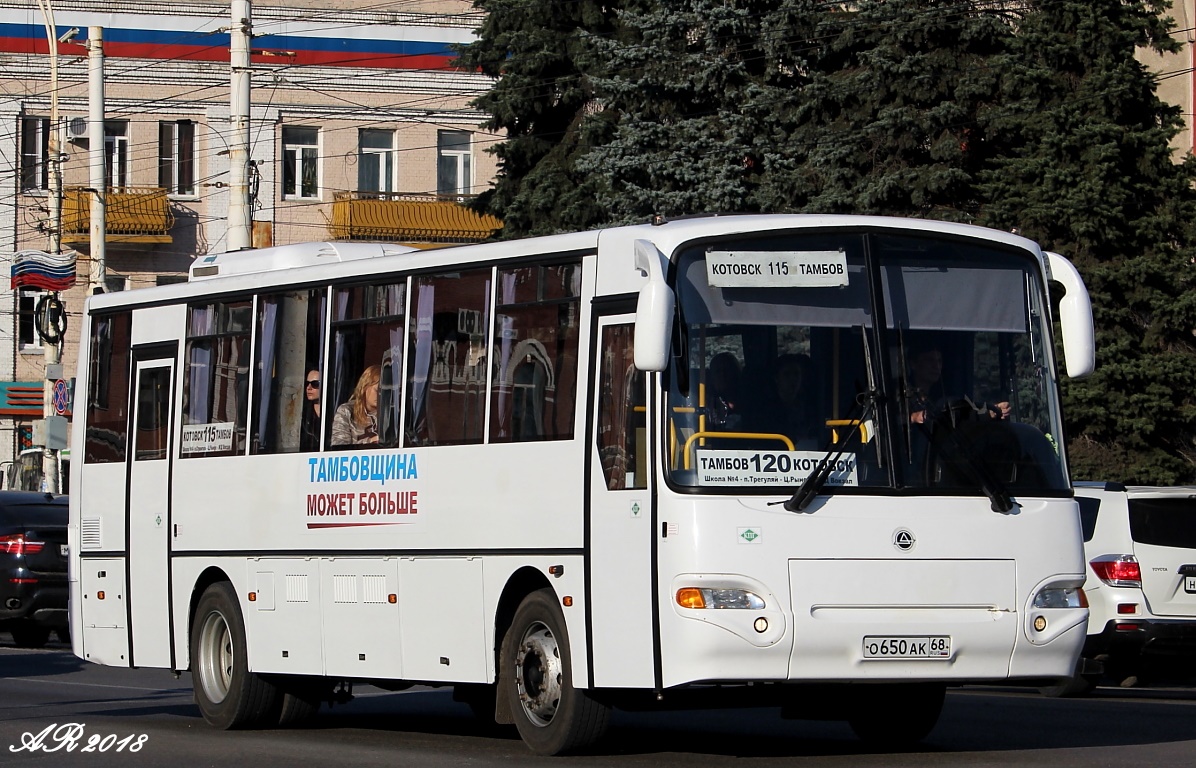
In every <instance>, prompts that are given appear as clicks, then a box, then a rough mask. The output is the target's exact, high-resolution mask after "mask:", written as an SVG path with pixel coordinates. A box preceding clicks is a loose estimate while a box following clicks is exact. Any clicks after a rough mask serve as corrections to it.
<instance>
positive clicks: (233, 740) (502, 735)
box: [0, 634, 1196, 768]
mask: <svg viewBox="0 0 1196 768" xmlns="http://www.w3.org/2000/svg"><path fill="white" fill-rule="evenodd" d="M356 693H357V698H356V699H354V701H352V702H350V703H349V704H346V705H342V706H338V707H335V708H332V709H323V710H321V713H320V715H319V717H317V718H316V719H315V720H314V721H313V722H312V723H311V724H310V725H309V726H306V727H303V728H300V729H293V730H273V731H241V732H223V731H217V730H213V729H212V728H210V727H209V726H208V725H207V724H206V723H204V722H203V720H202V719H201V718H200V717H199V714H198V712H197V710H196V709H195V707H194V705H193V704H192V701H191V687H190V679H189V677H188V675H187V674H183V675H182V676H181V677H179V678H177V679H176V678H175V677H174V676H173V675H172V674H171V673H169V672H165V671H162V670H128V669H113V668H106V667H98V666H95V665H92V664H87V663H84V662H82V661H80V660H79V659H76V658H75V657H74V656H72V655H71V653H70V650H69V648H67V647H66V646H64V645H61V644H59V645H51V646H49V647H47V648H46V649H42V650H37V651H29V650H23V649H18V648H14V647H13V646H12V644H11V640H10V639H9V636H8V635H7V634H4V635H0V765H4V766H8V765H12V766H71V765H79V766H129V765H137V766H155V767H156V766H163V767H164V768H193V767H196V766H220V767H221V768H227V767H228V766H233V767H234V768H240V766H253V767H254V768H284V767H285V768H294V766H306V765H313V766H315V765H319V766H380V767H381V766H385V767H386V768H403V767H404V766H458V765H465V764H468V765H470V766H497V765H504V766H505V765H522V764H523V763H525V762H526V761H528V760H533V759H534V760H537V761H540V762H545V764H548V763H549V762H550V763H551V764H552V765H562V766H565V765H586V766H651V768H669V767H672V766H680V767H684V768H696V767H697V766H707V765H727V764H731V763H732V762H734V763H736V764H737V765H742V764H744V763H745V761H746V762H747V763H748V764H751V765H760V766H780V765H784V766H794V765H798V766H853V767H854V766H918V767H919V768H923V767H924V766H972V765H974V766H981V765H982V766H1000V765H1009V766H1034V765H1043V766H1048V765H1049V766H1051V768H1066V767H1067V766H1084V767H1085V768H1092V767H1093V766H1106V765H1109V766H1123V765H1150V766H1185V767H1187V766H1192V765H1193V764H1196V688H1190V687H1186V686H1180V685H1174V684H1172V685H1150V686H1146V687H1137V688H1130V689H1122V688H1112V687H1109V688H1100V689H1098V690H1097V691H1096V693H1095V694H1094V695H1092V696H1090V697H1088V698H1084V699H1070V700H1062V699H1047V698H1044V697H1042V696H1040V695H1038V693H1037V692H1036V691H1033V690H1028V689H1018V688H1012V687H1009V688H979V687H975V688H965V689H961V690H954V691H951V692H950V693H949V694H948V697H947V704H946V707H945V708H944V712H943V716H942V719H941V720H940V721H939V724H938V726H937V727H936V728H935V730H934V731H933V732H932V733H931V734H930V736H929V738H928V739H927V740H926V742H925V743H924V744H923V745H922V746H921V747H919V748H918V749H916V750H911V751H908V752H905V753H897V754H876V753H871V752H869V751H868V750H867V749H866V748H865V747H864V746H863V745H862V744H861V743H860V742H858V741H857V740H856V739H855V737H854V736H853V735H852V733H851V731H850V730H849V729H848V727H847V726H846V725H844V724H842V723H834V722H831V723H826V722H792V721H785V720H782V719H781V718H780V715H779V710H776V709H751V710H720V711H707V712H683V713H653V714H630V713H616V715H615V718H614V722H613V726H612V728H611V732H610V734H609V736H608V738H607V740H606V741H605V742H604V743H603V744H602V746H601V750H600V751H599V752H597V753H596V754H593V755H585V756H580V757H567V758H535V757H534V756H533V755H532V754H531V753H530V752H529V751H528V750H527V749H526V748H525V747H524V746H523V743H522V742H521V741H519V739H518V738H517V737H516V736H515V735H514V733H513V732H510V731H507V730H503V731H499V732H497V733H496V732H494V731H493V730H489V731H488V730H487V729H485V728H482V727H481V726H480V725H479V724H478V723H477V721H475V720H474V719H473V718H472V716H471V715H470V713H469V710H468V708H466V707H465V706H464V705H462V704H457V703H454V702H453V700H452V695H451V693H450V692H449V691H448V690H447V689H412V690H410V691H405V692H400V693H386V692H384V691H380V690H378V689H374V688H370V687H364V688H358V689H357V690H356ZM69 724H77V726H75V727H72V726H70V725H69ZM47 729H48V730H47ZM43 731H45V732H47V736H46V737H45V738H44V739H43V740H42V742H41V743H42V744H44V746H43V747H41V748H39V749H36V750H30V749H23V748H22V746H23V745H27V744H31V743H33V740H35V739H36V737H37V735H38V734H40V733H42V732H43ZM55 733H57V734H59V736H60V738H63V739H65V741H66V744H67V745H69V744H70V743H71V742H70V737H72V736H75V737H77V742H76V743H77V746H76V748H75V749H74V750H72V751H68V750H67V749H66V748H65V746H64V747H63V748H62V749H59V750H58V751H57V752H52V753H51V752H47V751H45V750H46V749H48V748H52V747H53V746H55V745H56V744H57V742H56V741H55V739H54V738H53V735H54V734H55ZM89 744H91V746H92V748H93V751H90V752H84V749H85V748H86V747H87V746H88V745H89ZM134 748H136V751H133V750H134ZM101 750H103V751H101Z"/></svg>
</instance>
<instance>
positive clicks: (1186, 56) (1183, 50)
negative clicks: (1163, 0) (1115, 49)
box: [1138, 0, 1196, 160]
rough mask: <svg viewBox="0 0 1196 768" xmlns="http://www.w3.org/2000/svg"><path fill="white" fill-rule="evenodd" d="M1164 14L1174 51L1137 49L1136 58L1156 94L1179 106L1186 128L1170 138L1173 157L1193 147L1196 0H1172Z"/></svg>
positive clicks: (1195, 83) (1195, 91)
mask: <svg viewBox="0 0 1196 768" xmlns="http://www.w3.org/2000/svg"><path fill="white" fill-rule="evenodd" d="M1166 14H1167V15H1168V16H1170V17H1171V18H1172V19H1174V20H1175V30H1174V31H1173V32H1172V37H1173V38H1174V39H1175V41H1176V42H1178V43H1179V44H1180V50H1179V52H1178V53H1171V54H1167V55H1165V56H1159V55H1158V54H1156V53H1154V52H1151V51H1139V55H1138V59H1139V61H1141V62H1142V63H1143V64H1144V65H1145V66H1146V67H1148V68H1149V69H1150V70H1151V71H1152V72H1154V74H1155V78H1156V82H1157V83H1158V94H1159V98H1161V99H1163V100H1164V101H1166V102H1168V103H1170V104H1174V105H1175V106H1177V107H1179V109H1180V112H1181V114H1182V115H1183V119H1184V123H1185V125H1186V128H1185V129H1184V130H1183V131H1182V132H1180V134H1179V135H1178V136H1176V137H1175V139H1173V140H1172V142H1171V146H1172V147H1173V148H1174V149H1175V157H1176V160H1179V159H1181V158H1183V157H1185V156H1186V155H1188V154H1191V153H1192V152H1193V151H1196V134H1193V132H1192V124H1193V108H1194V106H1196V0H1173V2H1172V4H1171V8H1170V10H1168V11H1166Z"/></svg>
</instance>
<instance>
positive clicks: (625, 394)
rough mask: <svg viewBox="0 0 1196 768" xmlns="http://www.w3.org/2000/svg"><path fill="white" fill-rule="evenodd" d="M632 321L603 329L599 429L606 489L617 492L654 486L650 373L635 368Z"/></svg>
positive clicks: (597, 433)
mask: <svg viewBox="0 0 1196 768" xmlns="http://www.w3.org/2000/svg"><path fill="white" fill-rule="evenodd" d="M634 331H635V328H634V326H633V325H631V324H626V325H612V326H608V327H607V328H605V329H603V332H602V341H601V343H600V344H599V345H598V349H599V350H601V355H602V367H601V370H600V372H599V387H600V389H599V393H598V416H597V424H596V428H595V430H594V432H595V437H596V439H597V442H598V456H599V458H600V460H601V462H602V474H603V477H605V478H606V487H607V488H609V489H610V490H612V491H619V490H624V489H628V488H647V487H648V467H647V459H648V451H647V437H646V430H645V419H644V416H645V414H644V373H643V371H640V370H638V369H637V368H636V367H635V363H634V358H633V355H632V353H633V350H634V338H633V335H634Z"/></svg>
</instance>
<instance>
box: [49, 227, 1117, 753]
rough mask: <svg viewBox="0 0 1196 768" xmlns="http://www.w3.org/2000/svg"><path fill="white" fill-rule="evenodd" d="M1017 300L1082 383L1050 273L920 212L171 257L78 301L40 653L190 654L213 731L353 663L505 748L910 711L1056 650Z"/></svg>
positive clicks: (1048, 672)
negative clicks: (171, 264) (52, 618)
mask: <svg viewBox="0 0 1196 768" xmlns="http://www.w3.org/2000/svg"><path fill="white" fill-rule="evenodd" d="M1048 281H1052V282H1054V283H1056V284H1058V285H1059V286H1061V287H1062V288H1063V289H1064V291H1065V294H1064V295H1063V298H1062V301H1061V302H1060V303H1057V304H1056V305H1054V306H1055V307H1056V309H1055V310H1054V311H1052V303H1051V300H1050V299H1049V298H1048ZM1052 318H1053V319H1054V321H1055V322H1056V323H1057V325H1058V327H1059V328H1061V329H1062V334H1063V338H1062V344H1063V350H1064V355H1063V357H1064V360H1065V362H1066V366H1067V370H1068V373H1069V375H1073V376H1082V375H1085V374H1087V373H1088V372H1090V371H1091V369H1092V367H1093V331H1092V320H1091V308H1090V306H1089V303H1088V295H1087V292H1086V291H1085V288H1084V286H1083V284H1082V282H1081V280H1080V278H1079V275H1078V273H1077V272H1076V270H1075V269H1074V268H1073V267H1072V266H1071V264H1069V263H1068V262H1067V261H1066V260H1065V259H1063V258H1062V257H1060V256H1058V255H1055V254H1051V253H1044V252H1043V251H1042V250H1041V249H1040V248H1039V247H1038V246H1037V245H1036V244H1035V243H1033V242H1030V241H1028V240H1025V239H1023V238H1021V237H1018V236H1016V235H1012V234H1007V233H1002V232H997V231H992V230H987V229H981V228H976V227H970V226H961V225H956V224H948V223H940V222H933V221H925V220H906V219H896V218H879V217H856V216H804V215H770V216H719V217H703V218H694V219H687V220H679V221H673V222H667V223H659V224H654V225H644V226H636V227H626V228H617V229H607V230H601V231H592V232H583V233H575V234H567V235H560V236H553V237H544V238H535V239H527V240H519V241H512V242H501V243H493V244H484V245H471V246H465V247H453V248H444V249H437V250H413V249H409V248H404V247H399V246H384V245H378V244H364V243H363V244H348V243H319V244H308V245H293V246H283V247H277V248H269V249H262V250H256V251H244V252H240V253H229V254H220V255H211V256H204V257H200V258H198V259H197V260H196V262H195V264H194V265H193V267H192V269H191V275H190V280H189V282H188V283H186V284H181V285H171V286H163V287H159V288H152V289H146V290H137V291H129V292H124V293H117V294H109V295H100V296H96V297H93V298H92V299H90V300H89V302H88V305H87V310H86V317H85V319H84V329H83V334H84V336H83V338H84V339H89V340H90V342H89V344H86V345H85V348H84V349H83V350H82V352H81V354H80V360H81V363H80V371H79V379H78V380H79V385H78V387H77V402H76V404H75V411H74V412H75V414H76V419H77V421H76V425H75V429H74V434H73V445H72V451H73V453H74V455H75V456H77V457H82V458H81V459H77V460H76V461H74V462H72V466H71V472H72V475H73V477H72V482H71V488H72V493H71V499H70V509H71V528H70V553H71V619H72V624H73V626H72V638H73V645H74V652H75V653H76V654H77V655H78V656H79V657H81V658H83V659H86V660H88V661H92V662H96V663H99V664H106V665H113V666H124V667H157V668H165V669H172V670H190V673H191V679H192V680H193V683H194V689H195V700H196V703H197V704H198V706H199V709H200V710H201V711H202V713H203V716H204V717H205V718H206V719H207V720H208V721H209V722H210V723H211V724H213V725H215V726H217V727H220V728H234V727H267V726H279V725H286V724H290V723H294V722H297V721H299V720H300V719H303V718H305V717H307V716H309V715H311V714H312V713H313V712H314V711H315V710H316V709H317V708H318V706H319V704H320V703H321V702H322V701H328V700H331V698H334V697H336V696H343V695H346V693H347V692H348V691H351V688H350V686H351V685H352V684H354V683H358V684H373V685H377V686H381V687H384V688H387V689H399V688H402V687H405V686H411V685H417V684H419V685H431V686H453V687H454V694H455V695H456V696H457V698H458V699H459V700H461V701H464V702H466V703H468V704H469V705H470V706H471V707H472V708H473V710H474V711H475V713H477V714H478V715H479V716H480V717H482V718H486V719H488V720H492V721H496V722H498V723H505V724H511V723H513V724H514V725H516V726H517V727H518V730H519V733H520V734H521V736H522V737H523V739H524V740H525V741H526V743H527V744H528V746H529V747H530V748H531V749H532V750H534V751H535V752H537V753H542V754H555V753H559V752H565V751H569V750H574V749H578V748H581V747H583V746H586V745H590V744H592V743H593V742H594V741H595V740H596V739H598V738H599V736H600V735H601V734H602V732H603V730H604V729H605V727H606V724H607V721H608V717H609V712H610V711H611V708H612V707H617V708H622V709H627V710H641V709H652V708H668V707H693V706H717V707H728V706H764V705H768V706H778V705H779V706H781V707H782V708H783V709H782V712H783V714H785V715H786V716H793V717H803V716H808V717H818V718H838V719H844V720H847V721H848V722H850V723H851V725H852V727H853V728H854V729H855V731H856V732H857V733H858V734H859V735H860V736H861V737H863V738H866V739H871V740H876V741H879V742H886V741H888V742H899V741H909V740H916V739H921V738H922V737H924V736H925V735H926V734H927V733H928V732H929V731H930V729H931V728H932V727H933V726H934V725H935V723H936V722H937V719H938V716H939V712H940V709H941V707H942V704H943V701H944V690H945V688H946V687H947V686H951V685H956V684H963V683H979V682H995V681H1044V680H1054V679H1057V678H1061V677H1065V676H1068V675H1070V674H1071V673H1072V672H1073V669H1074V665H1075V663H1076V660H1077V656H1078V654H1079V651H1080V648H1081V646H1082V645H1083V643H1084V638H1085V629H1086V620H1087V615H1088V611H1087V608H1086V607H1085V603H1084V600H1083V596H1082V593H1081V592H1080V589H1079V587H1080V585H1081V584H1082V583H1083V581H1084V561H1083V557H1082V547H1081V534H1080V526H1079V518H1078V513H1077V507H1076V503H1075V501H1074V498H1073V496H1072V491H1071V486H1070V483H1069V479H1068V472H1067V462H1066V456H1065V451H1064V441H1063V437H1062V419H1061V416H1060V410H1059V389H1058V381H1057V379H1056V370H1057V368H1056V362H1055V347H1054V343H1053V341H1052ZM633 340H634V344H633ZM936 370H937V374H938V375H937V381H933V380H931V378H932V377H928V375H927V372H928V371H929V373H931V374H933V373H935V371H936ZM795 380H796V383H795ZM359 381H361V382H362V386H361V387H358V382H359ZM355 390H356V391H358V393H359V394H358V396H357V397H356V399H354V398H353V393H354V391H355ZM309 395H311V399H310V400H309V398H308V396H309ZM316 403H318V406H319V407H318V408H315V407H314V405H315V404H316ZM342 405H344V408H341V406H342ZM354 405H355V406H356V410H355V409H354V407H353V406H354ZM338 411H340V413H341V416H340V419H339V420H340V421H341V423H340V424H338V425H337V426H336V428H335V429H334V427H333V422H334V421H338V418H337V416H336V414H337V413H338ZM346 435H349V436H351V438H352V439H355V440H360V441H363V442H359V443H350V444H347V445H341V444H337V443H340V442H343V441H344V440H345V439H346V438H345V436H346ZM334 438H335V439H334Z"/></svg>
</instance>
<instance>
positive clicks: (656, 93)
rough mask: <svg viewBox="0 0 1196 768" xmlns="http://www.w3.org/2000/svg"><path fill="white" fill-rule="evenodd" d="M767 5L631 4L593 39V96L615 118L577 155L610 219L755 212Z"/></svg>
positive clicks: (755, 1) (742, 1)
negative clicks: (608, 32)
mask: <svg viewBox="0 0 1196 768" xmlns="http://www.w3.org/2000/svg"><path fill="white" fill-rule="evenodd" d="M773 4H774V3H772V2H768V1H767V0H764V1H761V0H732V1H731V2H726V1H725V0H658V1H657V2H647V3H641V4H638V5H637V6H636V7H633V8H628V9H627V10H625V11H624V12H623V13H621V14H620V16H619V31H618V34H617V35H616V36H612V37H610V38H607V39H601V40H597V41H596V51H597V53H598V54H599V55H600V56H602V57H603V60H604V62H605V65H606V71H605V72H604V73H603V74H602V75H601V76H598V77H595V79H594V84H595V91H596V93H597V94H598V96H599V101H600V103H601V105H602V108H603V109H604V110H605V111H606V113H607V114H608V115H609V116H611V118H612V119H613V120H614V121H615V125H616V128H615V131H614V133H613V135H612V136H611V138H610V140H609V141H608V142H606V143H605V144H603V145H602V146H596V147H594V148H593V149H592V150H591V151H590V152H589V153H587V154H586V155H585V156H584V157H581V158H579V161H578V162H579V167H580V168H581V169H582V170H583V171H585V172H586V173H587V174H590V175H592V176H593V177H594V178H598V179H601V180H602V182H603V183H602V185H601V196H600V198H599V203H600V207H601V208H602V209H603V211H605V212H606V214H607V215H606V218H607V222H608V223H633V222H643V221H647V220H648V218H649V217H650V216H652V215H653V214H664V215H666V216H676V215H682V214H691V213H703V212H731V211H744V210H750V209H751V208H752V206H751V202H750V189H751V187H752V184H753V178H754V177H755V176H756V175H757V173H758V168H757V167H756V163H757V151H756V144H757V143H758V141H760V140H761V139H762V138H763V137H762V136H760V133H759V127H760V125H759V122H758V117H759V115H758V114H757V111H756V110H753V109H752V108H751V107H752V106H753V105H756V106H757V107H758V106H759V105H760V104H761V103H762V99H760V98H759V93H760V87H761V73H762V72H763V71H764V69H765V62H764V59H763V57H762V55H761V53H760V50H759V47H758V45H759V40H760V37H761V34H762V29H761V21H762V19H763V18H764V12H765V11H766V10H768V8H769V7H770V6H771V5H773Z"/></svg>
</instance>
